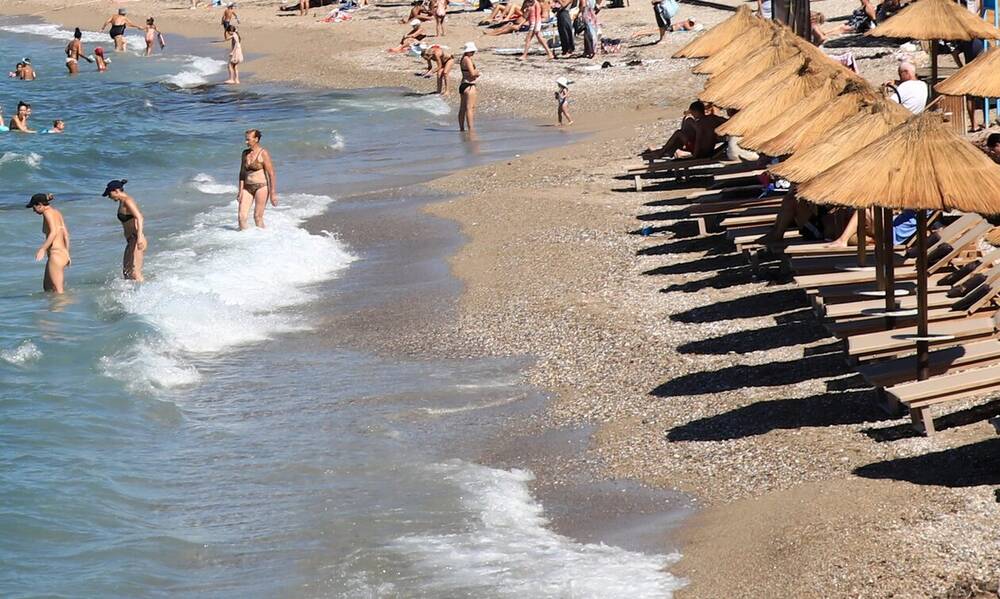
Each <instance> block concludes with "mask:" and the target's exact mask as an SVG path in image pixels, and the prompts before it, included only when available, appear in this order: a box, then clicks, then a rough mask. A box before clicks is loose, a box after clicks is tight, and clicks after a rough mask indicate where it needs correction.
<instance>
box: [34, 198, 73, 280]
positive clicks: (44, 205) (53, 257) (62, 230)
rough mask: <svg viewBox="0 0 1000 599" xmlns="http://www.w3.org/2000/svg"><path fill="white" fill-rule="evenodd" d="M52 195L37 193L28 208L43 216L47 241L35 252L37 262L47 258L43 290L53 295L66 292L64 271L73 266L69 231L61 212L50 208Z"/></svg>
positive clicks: (43, 230)
mask: <svg viewBox="0 0 1000 599" xmlns="http://www.w3.org/2000/svg"><path fill="white" fill-rule="evenodd" d="M53 199H54V198H53V196H52V194H51V193H36V194H35V195H33V196H31V200H30V201H29V202H28V204H27V206H25V207H26V208H31V209H32V210H34V211H35V214H40V215H41V216H42V235H44V236H45V241H44V242H43V243H42V245H41V247H39V248H38V251H37V252H35V261H36V262H41V261H42V259H44V258H45V257H46V256H48V261H47V262H46V263H45V276H44V277H43V278H42V289H43V290H44V291H51V292H53V293H62V292H63V290H64V275H63V273H64V271H65V270H66V267H67V266H69V265H70V264H72V260H71V259H70V256H69V229H67V228H66V221H64V220H63V215H62V213H61V212H59V211H58V210H56V209H55V208H53V207H52V206H50V205H49V204H50V203H51V202H52V200H53Z"/></svg>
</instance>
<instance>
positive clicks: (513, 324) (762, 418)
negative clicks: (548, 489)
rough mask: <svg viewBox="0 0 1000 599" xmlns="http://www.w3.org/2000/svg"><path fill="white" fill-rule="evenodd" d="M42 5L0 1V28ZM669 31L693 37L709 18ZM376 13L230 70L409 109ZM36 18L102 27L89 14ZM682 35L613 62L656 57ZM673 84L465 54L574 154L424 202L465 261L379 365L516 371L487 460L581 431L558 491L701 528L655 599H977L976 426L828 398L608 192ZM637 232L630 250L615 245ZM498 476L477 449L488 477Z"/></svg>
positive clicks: (255, 12) (666, 117) (667, 126)
mask: <svg viewBox="0 0 1000 599" xmlns="http://www.w3.org/2000/svg"><path fill="white" fill-rule="evenodd" d="M64 4H67V2H62V1H58V2H57V1H56V0H41V1H35V0H32V1H31V2H26V1H22V0H14V1H8V2H5V3H4V5H3V6H2V7H0V9H2V10H3V11H7V12H20V13H22V14H23V13H34V12H38V9H39V7H41V6H55V5H64ZM178 4H183V3H177V2H175V3H160V2H156V3H154V2H145V1H141V2H134V3H129V4H128V6H129V7H130V8H132V9H133V12H137V13H139V14H144V13H146V12H154V11H155V12H154V14H158V22H161V23H162V27H163V29H164V30H165V31H167V32H168V33H169V32H171V31H185V32H187V33H188V34H191V35H211V34H213V32H217V31H218V29H217V27H218V26H217V25H215V21H216V19H217V16H218V11H204V12H202V11H198V10H196V11H185V10H176V7H177V5H178ZM267 4H268V5H270V4H271V3H267ZM832 5H833V3H832V2H831V3H830V4H829V5H827V6H832ZM840 5H843V6H847V7H848V8H847V10H848V11H849V3H838V6H840ZM100 6H101V7H102V8H104V7H107V6H110V3H103V2H102V3H100ZM685 9H687V7H686V6H685ZM174 10H176V12H171V11H174ZM394 10H395V11H397V12H401V11H403V10H404V9H402V8H397V9H394ZM824 10H826V11H827V12H828V17H829V16H832V15H835V14H838V11H839V12H843V9H838V10H828V9H825V8H824ZM692 11H693V13H694V14H698V15H705V16H704V17H703V19H704V20H705V21H706V22H708V23H711V22H712V21H713V20H716V21H717V20H719V19H721V18H722V17H723V16H724V15H723V14H722V13H720V12H718V11H712V10H711V9H702V8H697V9H692ZM385 12H388V11H385ZM385 12H383V9H377V10H374V11H372V14H370V15H367V14H364V13H362V14H360V15H359V16H358V17H357V18H356V19H355V20H354V21H353V22H351V23H343V24H337V25H322V24H318V23H316V22H315V21H314V20H310V19H298V18H294V17H275V16H274V11H273V9H271V8H258V7H257V6H256V3H255V5H254V6H251V5H250V4H248V3H245V2H244V3H241V14H243V15H245V17H244V21H245V24H244V28H245V30H246V32H247V40H248V41H247V45H248V51H249V52H251V53H256V54H259V55H260V57H259V58H256V59H254V60H252V61H251V62H250V64H249V65H248V71H249V72H250V73H251V74H252V75H253V76H254V77H259V78H262V79H267V78H273V79H278V80H290V81H297V82H303V83H309V84H314V85H330V86H334V87H351V86H363V87H369V86H372V85H392V86H398V85H404V86H410V87H414V88H416V89H421V90H427V89H430V85H431V84H430V82H427V81H424V80H420V79H417V78H415V77H414V76H413V73H414V72H415V65H416V61H415V60H413V59H406V58H402V57H387V56H386V55H385V54H384V52H383V49H384V48H385V47H387V46H388V45H389V44H391V43H393V41H394V40H393V37H397V38H398V35H400V31H399V29H400V26H399V25H398V24H395V23H393V22H392V20H391V19H390V18H389V16H388V15H387V14H385ZM649 12H650V9H649V7H648V5H645V4H644V3H635V4H633V6H632V7H630V8H628V9H624V10H621V11H617V10H616V11H607V13H608V21H609V22H610V24H609V25H608V30H609V31H611V32H615V31H621V32H627V31H629V30H630V29H631V30H634V29H635V28H638V27H647V28H648V27H649V26H650V25H651V15H649V14H648V13H649ZM174 15H176V17H174ZM44 16H46V17H47V18H52V19H55V20H57V21H59V22H64V23H66V24H69V25H72V23H73V22H79V23H80V24H84V23H85V22H86V23H89V24H88V25H87V26H88V27H97V26H99V25H100V22H98V21H103V17H101V18H100V19H98V18H97V17H96V16H95V15H94V12H93V8H81V7H78V8H74V9H69V10H65V11H59V12H58V13H52V14H46V15H44ZM375 17H379V18H375ZM473 18H474V16H473V15H465V16H463V17H456V18H455V19H454V20H455V21H463V19H464V20H465V21H471V20H472V19H473ZM463 28H464V29H463ZM616 28H617V29H616ZM255 29H256V31H255ZM251 32H252V37H251ZM471 32H472V29H471V24H470V23H468V22H465V23H462V24H460V25H459V26H458V27H456V33H455V34H454V38H453V37H452V36H449V38H448V42H449V44H450V45H452V47H458V46H459V45H460V44H461V42H463V41H464V39H465V37H469V36H471V35H472V33H471ZM475 35H477V36H478V34H475ZM688 35H689V34H681V35H678V36H677V38H676V40H671V41H670V42H669V43H665V44H662V45H660V46H656V47H652V48H640V49H636V50H634V51H635V52H636V53H640V54H642V56H643V57H645V58H650V59H653V60H655V59H657V58H665V57H666V56H669V54H670V52H672V51H673V49H675V48H676V47H678V46H679V45H680V44H681V43H682V42H683V41H684V40H686V39H690V38H689V37H687V36H688ZM475 39H476V40H477V42H478V41H479V39H480V38H478V37H476V38H475ZM504 43H505V44H508V43H509V42H504ZM320 49H321V50H320ZM222 50H223V49H222V47H221V46H220V54H221V53H223V52H222ZM866 51H870V52H873V53H874V52H877V51H879V49H871V50H866ZM615 60H620V59H615ZM690 64H691V63H688V62H686V61H675V62H671V61H666V60H664V61H662V62H658V63H653V64H652V65H648V66H646V67H638V68H632V67H621V68H612V69H606V71H608V73H601V72H598V71H584V70H582V68H583V66H584V65H583V64H582V63H581V64H580V65H579V66H577V65H575V64H573V65H564V64H561V63H560V62H559V61H557V62H556V63H554V64H549V63H546V62H545V61H543V60H542V59H534V60H532V61H530V62H529V64H527V65H517V64H514V61H512V60H510V59H507V58H500V57H492V56H486V53H483V58H482V63H481V66H483V67H484V70H486V72H487V80H486V81H485V82H484V84H483V86H482V88H481V92H482V95H483V103H482V105H483V108H484V112H485V113H496V114H512V113H517V114H524V115H526V116H531V117H541V118H546V119H551V118H553V117H554V115H553V114H552V113H553V112H554V107H553V106H552V103H551V101H550V99H551V90H550V87H551V80H552V79H554V78H555V77H556V76H559V75H560V74H567V75H572V76H573V77H571V78H576V80H577V84H576V87H575V88H574V97H575V98H576V99H577V100H578V101H577V103H576V108H575V109H574V110H575V111H577V112H576V113H575V114H574V115H573V116H574V118H576V119H577V122H578V123H580V127H579V129H580V130H587V131H589V132H590V134H591V135H590V137H588V138H586V139H585V140H583V141H581V142H578V143H575V144H574V145H572V146H564V147H560V148H557V149H553V150H546V151H544V152H541V153H536V154H533V155H524V156H521V157H519V158H517V159H515V160H511V161H509V162H506V163H500V164H494V165H488V166H484V167H477V168H474V169H469V170H467V171H463V172H460V173H456V174H454V175H450V176H448V177H445V178H443V179H440V180H438V181H436V182H434V184H433V185H432V187H433V188H434V189H436V190H439V191H440V192H441V193H444V194H448V195H447V199H445V200H444V201H442V202H440V203H438V204H435V205H433V206H431V207H429V209H428V210H429V211H430V212H431V213H432V214H434V215H437V216H440V217H444V218H447V219H452V220H454V221H456V222H458V223H459V226H460V227H461V231H462V233H463V234H464V235H465V236H466V237H467V239H468V243H467V244H466V245H464V246H463V247H461V249H459V250H458V252H457V254H455V256H454V257H453V258H452V260H451V267H452V271H453V272H454V273H455V274H456V275H457V276H458V277H459V279H460V281H461V282H462V285H463V292H462V295H461V299H460V300H459V303H458V306H457V307H456V308H455V311H454V312H452V311H451V308H450V307H448V306H446V307H445V309H444V310H442V311H441V317H440V318H428V319H423V318H421V319H417V318H402V319H400V320H399V328H395V329H393V331H392V335H393V336H394V346H393V350H394V351H400V352H405V353H408V354H414V355H429V356H431V355H433V356H442V355H448V356H462V355H467V356H473V355H498V356H506V355H524V354H526V355H531V356H534V357H535V358H536V362H535V363H534V364H533V365H532V366H531V367H530V368H529V370H528V371H527V375H526V380H527V382H529V383H531V384H533V385H536V386H538V387H541V388H543V389H546V390H548V391H550V392H551V393H552V394H553V398H554V399H553V402H552V403H551V405H550V406H549V408H548V409H547V410H546V412H545V413H544V414H543V415H541V416H539V417H537V418H533V419H531V420H530V421H528V422H523V423H519V424H518V425H517V426H516V427H514V428H512V430H511V431H510V435H509V436H510V438H517V437H518V436H519V435H523V434H528V433H532V432H535V433H542V432H543V431H545V430H548V429H550V428H556V429H560V428H564V427H567V426H569V427H572V426H580V425H587V426H590V427H593V430H594V431H595V432H594V435H593V437H592V439H591V441H590V442H589V443H588V444H587V448H586V449H585V450H581V451H580V452H579V453H574V454H573V455H572V457H568V458H562V459H560V460H555V462H556V463H561V464H563V467H564V468H565V472H567V473H569V472H573V471H578V469H583V468H594V469H596V471H598V472H601V473H602V474H603V475H604V476H606V477H608V478H609V479H617V478H635V479H638V480H642V481H644V482H645V483H648V484H650V485H654V486H658V487H661V488H665V489H679V490H681V491H684V492H686V493H689V494H691V495H692V496H693V497H694V500H695V505H697V506H700V507H701V509H700V510H699V511H698V512H697V513H696V514H695V515H694V516H693V517H691V518H690V519H689V520H688V521H687V523H686V525H685V527H684V529H683V531H682V532H681V536H680V541H681V542H680V550H681V552H682V553H683V558H682V560H681V561H680V562H679V563H678V564H677V565H675V566H672V567H671V568H670V570H671V572H674V573H675V574H678V575H681V576H684V577H686V578H688V579H689V580H690V581H691V584H690V586H689V587H687V588H686V589H684V590H683V591H681V592H680V593H678V596H683V597H706V598H708V597H711V598H714V597H819V596H823V597H862V596H863V597H890V596H892V597H928V596H948V594H949V593H953V596H959V597H972V596H985V595H977V594H976V593H977V592H978V591H977V589H987V588H991V585H993V586H992V588H994V589H995V581H996V572H997V570H998V568H1000V539H998V536H997V535H996V534H995V517H996V503H995V498H994V495H993V492H994V487H996V486H997V485H1000V476H998V475H996V474H995V472H996V468H995V464H996V459H997V457H1000V447H997V443H996V440H995V436H996V433H995V430H994V429H993V427H992V426H991V425H989V424H988V423H987V422H985V421H983V420H982V419H980V420H979V421H978V423H976V424H973V425H971V426H966V427H957V428H950V429H947V430H945V431H943V432H942V434H941V435H939V436H938V437H937V438H935V439H934V440H933V441H932V440H927V439H923V438H919V437H913V436H912V435H910V434H909V433H908V432H907V427H906V425H905V421H903V420H890V419H887V418H886V416H885V415H884V414H883V413H882V412H881V411H880V410H879V409H878V408H877V407H876V403H875V398H874V396H873V395H874V394H873V393H872V392H871V391H870V390H867V389H866V388H864V387H863V386H860V387H859V386H856V385H854V383H852V382H851V375H850V371H849V370H848V369H847V368H846V366H844V364H843V360H842V358H841V357H840V356H839V355H838V354H837V353H836V352H835V351H832V350H831V349H830V347H829V346H830V343H831V340H830V339H829V338H826V337H825V336H824V334H823V332H822V330H821V328H820V327H818V326H817V325H816V323H815V321H814V320H813V319H812V317H811V315H810V314H808V313H807V311H806V310H805V304H804V303H803V302H802V299H801V297H800V295H799V294H798V292H796V291H795V290H794V289H793V288H792V287H791V286H790V285H788V284H787V283H782V282H780V281H778V282H775V281H766V280H765V281H761V280H756V279H754V278H753V277H752V275H751V273H750V272H749V270H748V269H746V268H745V267H744V265H743V263H742V260H741V258H740V256H738V255H734V254H733V253H731V252H730V250H729V249H728V246H727V244H726V242H725V240H723V239H720V238H718V237H713V238H708V239H695V238H692V237H691V234H692V230H691V228H690V227H689V226H687V225H686V224H685V223H681V222H676V221H675V220H674V219H673V217H672V214H673V213H674V212H675V211H676V207H675V206H674V205H673V204H671V200H670V197H671V196H672V195H674V196H676V195H679V194H669V193H663V192H646V193H641V194H640V193H621V192H618V191H615V190H616V189H621V188H623V187H626V186H627V184H628V183H627V182H625V181H621V180H617V179H615V177H616V176H617V175H620V174H621V173H622V172H624V170H625V169H626V168H627V167H628V166H630V165H634V164H635V162H636V161H635V159H634V158H633V157H634V155H635V153H636V152H637V151H639V150H641V149H642V148H643V147H645V146H647V145H651V144H655V143H658V142H662V139H663V138H664V137H665V135H666V134H667V133H669V131H670V130H671V128H672V127H673V125H674V124H675V123H676V117H677V115H678V114H679V110H680V107H681V106H684V105H686V103H687V102H688V101H689V100H690V98H691V97H692V96H693V93H694V92H695V91H696V90H697V89H699V88H700V86H701V83H700V80H699V79H698V78H696V77H693V76H691V75H690V74H689V73H688V72H687V68H688V67H689V66H690ZM886 64H887V63H884V62H883V63H876V62H871V63H868V64H867V65H866V66H867V67H869V69H868V71H867V74H868V75H869V76H870V78H873V79H878V78H884V74H885V72H886ZM570 67H574V69H573V70H569V69H570ZM584 75H586V77H585V76H584ZM250 81H252V79H250ZM452 100H453V101H454V98H452ZM680 205H683V203H681V204H680ZM643 226H652V227H653V230H654V236H652V237H641V236H639V235H638V234H637V233H638V231H639V230H640V229H641V228H642V227H643ZM418 232H419V230H415V231H414V233H415V234H417V233H418ZM415 242H416V243H419V240H415ZM385 308H386V309H389V310H396V309H403V308H404V306H385ZM404 313H405V312H404ZM828 383H829V384H828ZM523 453H525V452H520V454H523ZM520 454H519V453H517V452H515V453H511V452H510V450H509V449H505V448H503V447H501V446H498V447H496V456H497V459H498V460H499V461H500V462H504V461H505V456H506V459H507V460H509V461H510V462H513V461H516V460H518V459H520V458H521V457H522V455H520ZM567 476H568V475H567ZM552 479H553V480H557V479H558V476H555V475H553V477H552ZM543 493H544V491H543ZM609 509H610V508H609ZM580 534H581V536H585V535H586V531H584V530H582V528H581V533H580ZM663 545H664V551H668V550H670V549H673V548H674V547H675V546H674V544H673V541H669V542H664V543H663Z"/></svg>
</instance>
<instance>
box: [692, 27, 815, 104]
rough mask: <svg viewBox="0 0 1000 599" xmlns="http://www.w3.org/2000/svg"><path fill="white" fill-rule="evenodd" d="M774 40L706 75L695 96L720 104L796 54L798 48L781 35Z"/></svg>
mask: <svg viewBox="0 0 1000 599" xmlns="http://www.w3.org/2000/svg"><path fill="white" fill-rule="evenodd" d="M778 37H779V39H776V40H775V43H773V44H768V45H765V46H761V47H760V48H758V49H757V50H755V51H754V52H752V53H750V54H748V55H747V56H746V58H745V59H744V60H743V61H741V62H738V63H736V64H734V65H732V66H730V67H728V68H726V69H724V70H722V71H719V72H718V73H716V74H715V75H713V76H712V77H710V78H709V80H708V83H706V84H705V89H704V91H702V92H701V93H700V94H698V98H699V99H701V100H702V101H704V102H712V103H713V104H720V105H721V104H722V103H723V102H725V101H726V98H729V97H730V96H731V95H732V94H738V93H740V92H741V91H742V90H743V89H744V88H746V86H747V85H749V84H750V83H751V82H752V81H756V80H757V79H758V78H759V77H760V75H761V74H763V73H765V72H766V71H768V70H770V69H772V68H774V67H776V66H778V65H780V64H784V63H785V62H787V61H788V60H791V59H792V57H794V56H795V55H796V54H800V51H799V49H798V48H797V47H796V46H795V45H794V44H791V43H789V42H788V41H787V40H786V39H784V38H783V37H782V36H778Z"/></svg>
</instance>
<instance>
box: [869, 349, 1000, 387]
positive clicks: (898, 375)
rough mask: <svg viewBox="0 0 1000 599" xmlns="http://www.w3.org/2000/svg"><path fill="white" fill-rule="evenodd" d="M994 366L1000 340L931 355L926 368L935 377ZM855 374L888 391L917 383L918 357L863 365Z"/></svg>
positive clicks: (936, 352) (997, 356)
mask: <svg viewBox="0 0 1000 599" xmlns="http://www.w3.org/2000/svg"><path fill="white" fill-rule="evenodd" d="M997 362H1000V339H996V338H992V339H984V340H982V341H975V342H972V343H967V344H964V345H956V346H954V347H946V348H944V349H939V350H937V351H934V352H931V353H930V360H929V362H928V364H929V372H930V375H931V376H938V375H942V374H952V373H955V372H962V371H963V370H969V369H970V368H981V367H983V366H984V365H991V364H995V363H997ZM858 373H859V374H861V376H863V377H864V378H865V380H866V381H868V383H869V384H871V385H872V386H873V387H891V386H893V385H898V384H900V383H905V382H907V381H913V380H916V378H917V357H916V356H915V355H909V356H903V357H900V358H893V359H891V360H883V361H881V362H871V363H868V364H862V365H861V366H859V367H858Z"/></svg>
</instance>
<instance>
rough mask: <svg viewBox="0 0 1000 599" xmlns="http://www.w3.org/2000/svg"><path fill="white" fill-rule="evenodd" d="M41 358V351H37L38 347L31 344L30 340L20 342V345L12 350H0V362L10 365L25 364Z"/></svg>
mask: <svg viewBox="0 0 1000 599" xmlns="http://www.w3.org/2000/svg"><path fill="white" fill-rule="evenodd" d="M41 357H42V352H41V350H39V349H38V346H36V345H35V344H34V343H32V342H31V340H30V339H29V340H25V341H22V342H21V344H20V345H18V346H17V347H16V348H14V349H4V350H0V360H3V361H4V362H8V363H10V364H16V365H21V364H26V363H28V362H33V361H35V360H37V359H38V358H41Z"/></svg>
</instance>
